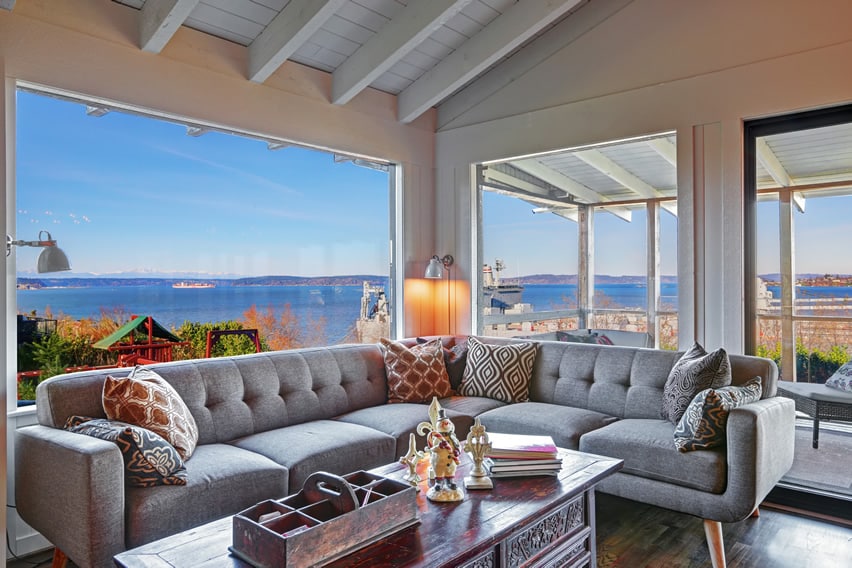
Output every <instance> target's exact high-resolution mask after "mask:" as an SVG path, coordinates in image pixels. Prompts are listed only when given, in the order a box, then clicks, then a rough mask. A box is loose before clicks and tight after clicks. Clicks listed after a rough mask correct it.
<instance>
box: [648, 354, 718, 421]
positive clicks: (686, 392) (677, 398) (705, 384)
mask: <svg viewBox="0 0 852 568" xmlns="http://www.w3.org/2000/svg"><path fill="white" fill-rule="evenodd" d="M729 384H731V362H730V360H729V359H728V353H727V352H726V351H725V350H724V349H717V350H716V351H713V352H712V353H707V351H705V350H704V348H703V347H702V346H701V345H699V344H698V343H695V344H693V346H692V347H691V348H690V349H689V351H687V352H686V353H684V354H683V356H681V358H680V359H678V361H677V363H675V364H674V367H672V370H671V372H669V376H668V378H667V379H666V385H665V387H663V410H662V417H663V418H665V419H666V420H668V421H669V422H671V423H672V424H677V423H678V422H679V421H680V418H681V416H683V413H684V411H685V410H686V407H687V406H689V403H690V402H692V399H693V398H695V395H696V394H698V393H699V392H700V391H702V390H704V389H709V388H713V389H718V388H721V387H726V386H728V385H729Z"/></svg>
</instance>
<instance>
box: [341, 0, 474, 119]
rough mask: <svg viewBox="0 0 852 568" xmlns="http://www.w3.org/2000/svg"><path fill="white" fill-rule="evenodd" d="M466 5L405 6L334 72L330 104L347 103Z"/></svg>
mask: <svg viewBox="0 0 852 568" xmlns="http://www.w3.org/2000/svg"><path fill="white" fill-rule="evenodd" d="M469 2H471V0H432V1H431V2H411V3H410V4H408V6H406V8H405V9H404V10H403V11H402V12H401V13H400V14H398V15H397V16H396V17H395V18H394V19H393V20H391V21H389V22H388V23H387V24H385V26H384V27H382V29H381V30H380V31H379V32H378V33H377V34H375V35H374V36H373V37H372V38H370V39H369V40H368V41H367V42H366V43H365V44H364V45H362V46H361V47H360V48H359V49H358V51H356V52H355V53H353V54H352V55H351V56H350V57H349V58H348V59H347V60H346V61H345V62H344V63H343V65H341V66H340V67H338V68H337V69H336V70H335V71H334V74H333V79H332V80H333V83H332V87H331V100H332V102H333V103H334V104H338V105H343V104H346V103H348V102H349V101H350V100H352V98H353V97H354V96H355V95H357V94H358V93H360V92H361V91H363V90H364V89H366V88H367V87H368V86H369V85H370V84H371V83H372V82H373V81H375V80H376V79H377V78H378V77H379V76H381V75H382V74H383V73H385V72H386V71H387V70H388V69H390V68H391V67H392V66H393V65H394V64H396V63H397V62H398V61H399V60H401V59H402V58H403V57H404V56H405V55H406V54H408V53H409V52H410V51H411V50H413V49H414V48H415V47H416V46H417V45H418V44H420V43H422V42H423V41H424V40H425V39H426V38H428V37H429V36H430V35H432V33H434V31H435V30H436V29H438V28H439V27H441V26H442V25H444V24H445V23H446V22H447V21H448V20H449V19H450V18H452V17H453V16H454V15H455V14H457V13H458V12H459V11H460V10H461V9H462V8H464V6H465V5H467V4H468V3H469Z"/></svg>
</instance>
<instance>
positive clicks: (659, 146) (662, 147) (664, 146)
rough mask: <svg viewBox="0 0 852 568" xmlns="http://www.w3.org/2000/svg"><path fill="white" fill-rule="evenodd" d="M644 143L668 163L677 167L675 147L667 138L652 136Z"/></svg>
mask: <svg viewBox="0 0 852 568" xmlns="http://www.w3.org/2000/svg"><path fill="white" fill-rule="evenodd" d="M646 144H648V146H650V147H651V148H653V149H654V151H655V152H656V153H657V154H659V155H660V157H662V158H663V159H664V160H665V161H667V162H668V163H669V164H671V165H673V166H674V167H677V147H676V146H675V145H674V144H672V143H671V142H669V140H668V138H654V139H653V140H648V141H647V142H646Z"/></svg>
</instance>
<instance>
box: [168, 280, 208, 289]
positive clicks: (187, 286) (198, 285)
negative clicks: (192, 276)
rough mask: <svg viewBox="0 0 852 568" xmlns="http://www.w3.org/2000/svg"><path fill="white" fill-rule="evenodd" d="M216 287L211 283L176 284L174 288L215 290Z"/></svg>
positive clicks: (173, 285)
mask: <svg viewBox="0 0 852 568" xmlns="http://www.w3.org/2000/svg"><path fill="white" fill-rule="evenodd" d="M215 287H216V285H215V284H212V283H210V282H175V283H174V284H172V288H177V289H179V290H180V289H199V288H215Z"/></svg>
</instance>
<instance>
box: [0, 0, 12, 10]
mask: <svg viewBox="0 0 852 568" xmlns="http://www.w3.org/2000/svg"><path fill="white" fill-rule="evenodd" d="M14 7H15V0H0V10H11V9H12V8H14Z"/></svg>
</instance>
